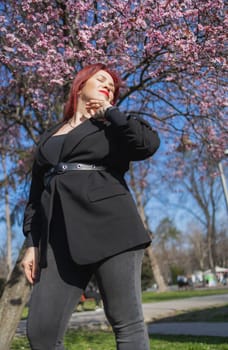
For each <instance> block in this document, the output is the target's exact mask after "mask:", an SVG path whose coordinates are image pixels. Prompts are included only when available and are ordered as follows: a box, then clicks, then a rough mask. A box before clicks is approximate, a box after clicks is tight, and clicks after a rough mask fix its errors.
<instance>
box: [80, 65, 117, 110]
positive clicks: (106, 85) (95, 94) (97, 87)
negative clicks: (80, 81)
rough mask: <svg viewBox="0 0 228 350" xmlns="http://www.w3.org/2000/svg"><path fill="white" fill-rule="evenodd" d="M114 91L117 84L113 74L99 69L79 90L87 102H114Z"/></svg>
mask: <svg viewBox="0 0 228 350" xmlns="http://www.w3.org/2000/svg"><path fill="white" fill-rule="evenodd" d="M114 91H115V86H114V81H113V79H112V77H111V75H110V74H109V73H107V72H106V71H104V70H99V71H98V72H97V73H95V74H94V75H93V76H92V77H91V78H89V79H88V80H87V81H86V83H85V85H84V86H83V87H82V89H81V90H80V91H79V97H80V98H81V99H82V100H83V101H86V102H88V101H90V100H102V101H107V102H109V103H112V101H113V97H114Z"/></svg>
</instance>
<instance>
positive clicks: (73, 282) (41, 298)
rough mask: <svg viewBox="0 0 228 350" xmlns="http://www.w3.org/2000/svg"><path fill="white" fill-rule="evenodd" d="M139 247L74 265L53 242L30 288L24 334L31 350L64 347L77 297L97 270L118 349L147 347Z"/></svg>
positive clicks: (147, 349)
mask: <svg viewBox="0 0 228 350" xmlns="http://www.w3.org/2000/svg"><path fill="white" fill-rule="evenodd" d="M143 253H144V250H143V249H135V250H130V251H127V252H123V253H121V254H118V255H115V256H113V257H110V258H108V259H105V260H104V261H102V262H100V263H96V264H91V265H86V266H80V265H77V264H75V263H74V262H73V261H72V260H71V258H70V256H69V254H68V252H65V253H64V252H63V249H61V246H60V245H59V244H58V245H56V246H55V244H52V246H50V247H49V250H48V267H47V268H45V269H42V270H41V273H40V278H39V280H38V281H37V283H36V284H35V285H34V287H33V292H32V297H31V300H30V311H29V318H28V324H27V334H28V339H29V342H30V345H31V349H32V350H64V349H65V348H64V346H63V337H64V334H65V331H66V328H67V325H68V321H69V319H70V317H71V314H72V312H73V310H74V308H75V306H76V305H77V303H78V301H79V299H80V296H81V294H82V292H83V290H84V289H85V287H86V285H87V284H88V282H89V280H90V278H91V276H92V275H93V274H95V276H96V279H97V283H98V286H99V290H100V293H101V296H102V300H103V304H104V310H105V314H106V317H107V319H108V321H109V322H110V324H111V326H112V329H113V331H114V334H115V338H116V344H117V350H149V340H148V334H147V331H146V327H145V324H144V320H143V313H142V304H141V263H142V258H143Z"/></svg>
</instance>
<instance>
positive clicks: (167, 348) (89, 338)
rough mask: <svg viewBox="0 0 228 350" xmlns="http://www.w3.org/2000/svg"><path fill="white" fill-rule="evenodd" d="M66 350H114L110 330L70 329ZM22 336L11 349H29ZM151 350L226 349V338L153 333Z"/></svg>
mask: <svg viewBox="0 0 228 350" xmlns="http://www.w3.org/2000/svg"><path fill="white" fill-rule="evenodd" d="M65 346H66V349H67V350H116V347H115V341H114V336H113V334H112V333H111V332H104V331H102V332H91V331H80V332H79V331H70V332H68V333H67V335H66V337H65ZM29 349H30V348H29V345H28V342H27V340H26V339H25V338H24V337H20V338H19V337H18V338H15V339H14V342H13V345H12V347H11V350H29ZM150 349H151V350H228V338H221V337H192V336H191V337H190V336H162V335H157V336H156V335H153V336H152V337H151V338H150Z"/></svg>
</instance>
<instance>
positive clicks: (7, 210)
mask: <svg viewBox="0 0 228 350" xmlns="http://www.w3.org/2000/svg"><path fill="white" fill-rule="evenodd" d="M2 169H3V176H4V181H5V215H6V232H7V254H6V268H7V279H8V277H9V275H10V273H11V271H12V227H11V220H10V204H9V179H8V175H7V170H6V160H5V155H4V154H2Z"/></svg>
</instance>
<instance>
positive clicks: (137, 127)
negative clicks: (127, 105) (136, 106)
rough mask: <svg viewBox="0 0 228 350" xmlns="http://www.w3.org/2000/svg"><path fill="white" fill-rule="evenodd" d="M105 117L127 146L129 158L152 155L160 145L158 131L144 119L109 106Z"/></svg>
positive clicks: (136, 158)
mask: <svg viewBox="0 0 228 350" xmlns="http://www.w3.org/2000/svg"><path fill="white" fill-rule="evenodd" d="M105 118H106V119H107V120H108V121H110V122H111V123H112V125H114V126H115V127H116V128H117V129H118V134H119V136H120V137H121V138H123V139H124V143H125V144H126V146H127V148H128V153H129V158H130V160H143V159H146V158H148V157H150V156H152V155H153V154H154V153H155V152H156V151H157V149H158V148H159V146H160V139H159V136H158V133H157V132H156V131H155V130H153V129H152V127H151V125H150V124H149V123H148V122H147V121H145V120H144V119H142V118H140V117H138V116H137V117H136V116H131V115H128V114H125V113H122V112H120V110H119V109H118V107H110V108H108V109H107V110H106V112H105Z"/></svg>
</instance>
